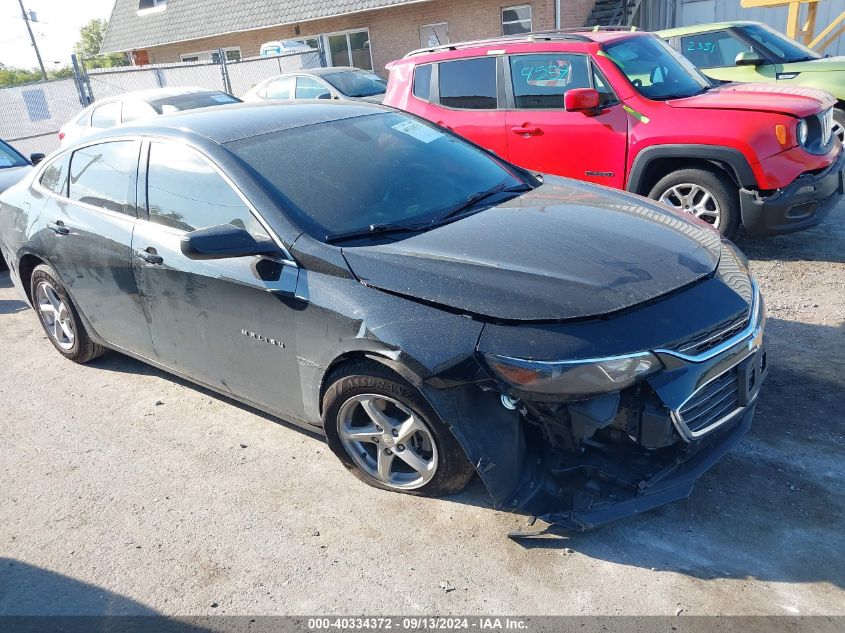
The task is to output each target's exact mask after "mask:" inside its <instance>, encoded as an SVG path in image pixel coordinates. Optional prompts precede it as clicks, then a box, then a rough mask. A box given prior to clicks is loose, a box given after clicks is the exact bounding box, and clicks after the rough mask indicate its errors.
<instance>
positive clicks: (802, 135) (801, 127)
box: [795, 119, 809, 147]
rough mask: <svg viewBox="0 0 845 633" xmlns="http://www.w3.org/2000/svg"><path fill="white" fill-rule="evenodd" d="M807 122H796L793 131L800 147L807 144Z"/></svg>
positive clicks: (802, 120)
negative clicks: (796, 124) (796, 125)
mask: <svg viewBox="0 0 845 633" xmlns="http://www.w3.org/2000/svg"><path fill="white" fill-rule="evenodd" d="M808 133H809V130H808V128H807V122H806V121H805V120H804V119H801V120H800V121H798V127H797V128H796V129H795V135H796V136H797V137H798V144H799V145H801V146H802V147H803V146H804V145H806V144H807V134H808Z"/></svg>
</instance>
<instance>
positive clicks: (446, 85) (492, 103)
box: [438, 57, 498, 110]
mask: <svg viewBox="0 0 845 633" xmlns="http://www.w3.org/2000/svg"><path fill="white" fill-rule="evenodd" d="M438 74H439V79H440V82H439V83H440V103H441V104H442V105H444V106H448V107H450V108H466V109H469V110H495V109H496V107H497V105H498V99H497V91H496V58H495V57H479V58H476V59H461V60H458V61H454V62H441V63H440V66H439V67H438Z"/></svg>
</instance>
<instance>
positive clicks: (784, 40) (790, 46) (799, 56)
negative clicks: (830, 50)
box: [741, 24, 821, 64]
mask: <svg viewBox="0 0 845 633" xmlns="http://www.w3.org/2000/svg"><path fill="white" fill-rule="evenodd" d="M741 28H742V32H743V33H745V35H747V36H748V37H750V38H751V39H753V40H754V41H755V42H757V43H758V44H760V45H762V46H763V48H765V49H766V50H768V51H769V52H770V53H771V54H772V55H774V56H775V57H777V58H778V61H780V62H784V63H787V64H789V63H794V62H806V61H809V60H811V59H819V58H820V57H821V55H819V54H818V53H816V52H815V51H812V50H810V49H809V48H807V47H806V46H802V45H801V44H799V43H798V42H796V41H795V40H791V39H789V38H788V37H784V36H783V35H781V34H780V33H778V32H777V31H775V30H774V29H770V28H769V27H768V26H764V25H762V24H746V25H744V26H742V27H741Z"/></svg>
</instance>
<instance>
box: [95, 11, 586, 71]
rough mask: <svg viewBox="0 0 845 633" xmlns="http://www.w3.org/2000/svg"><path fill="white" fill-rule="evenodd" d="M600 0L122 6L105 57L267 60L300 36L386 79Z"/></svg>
mask: <svg viewBox="0 0 845 633" xmlns="http://www.w3.org/2000/svg"><path fill="white" fill-rule="evenodd" d="M593 4H594V0H510V1H509V0H235V1H234V2H233V1H232V0H226V1H223V0H116V2H115V5H114V8H113V9H112V15H111V19H110V21H109V29H108V32H107V34H106V37H105V40H104V43H103V48H102V52H104V53H111V52H129V53H131V55H132V58H133V59H134V61H135V63H136V64H139V65H143V64H161V63H167V62H178V61H197V60H203V59H214V58H216V57H217V55H218V53H217V51H218V49H221V48H222V49H223V50H224V51H225V54H226V56H227V58H229V59H241V58H246V57H254V56H257V55H258V54H259V51H260V48H261V45H262V44H263V43H264V42H268V41H273V40H288V39H297V40H300V41H303V42H305V43H307V44H309V45H310V46H312V47H314V48H318V47H319V48H322V50H323V51H324V53H325V54H326V57H327V59H328V62H329V64H330V65H333V66H345V65H354V66H358V67H360V68H372V69H374V70H375V71H376V72H380V73H384V66H385V64H387V63H388V62H389V61H391V60H393V59H397V58H399V57H401V56H402V55H404V54H405V53H407V52H408V51H410V50H413V49H415V48H420V46H429V45H432V44H436V43H447V42H450V41H451V42H459V41H462V40H471V39H478V38H483V37H492V36H496V35H502V34H508V33H520V32H526V31H531V30H534V31H539V30H546V29H552V28H555V27H560V28H566V27H571V26H582V25H583V24H584V22H585V20H586V19H587V16H588V15H589V13H590V10H591V9H592V7H593Z"/></svg>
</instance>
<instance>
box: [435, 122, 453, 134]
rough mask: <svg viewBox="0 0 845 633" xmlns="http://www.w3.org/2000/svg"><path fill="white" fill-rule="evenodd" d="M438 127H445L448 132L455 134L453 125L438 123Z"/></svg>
mask: <svg viewBox="0 0 845 633" xmlns="http://www.w3.org/2000/svg"><path fill="white" fill-rule="evenodd" d="M437 125H439V126H440V127H445V128H446V129H447V130H450V131H453V132H454V130H453V129H452V126H451V125H446V121H438V122H437Z"/></svg>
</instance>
